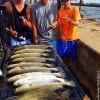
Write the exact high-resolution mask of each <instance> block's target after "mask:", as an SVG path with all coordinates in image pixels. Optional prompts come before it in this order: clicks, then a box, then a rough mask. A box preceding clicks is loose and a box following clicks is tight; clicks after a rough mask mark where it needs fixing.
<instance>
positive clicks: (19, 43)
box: [11, 38, 31, 46]
mask: <svg viewBox="0 0 100 100" xmlns="http://www.w3.org/2000/svg"><path fill="white" fill-rule="evenodd" d="M23 44H31V41H30V39H27V40H23V41H17V40H15V39H13V38H11V46H17V45H23Z"/></svg>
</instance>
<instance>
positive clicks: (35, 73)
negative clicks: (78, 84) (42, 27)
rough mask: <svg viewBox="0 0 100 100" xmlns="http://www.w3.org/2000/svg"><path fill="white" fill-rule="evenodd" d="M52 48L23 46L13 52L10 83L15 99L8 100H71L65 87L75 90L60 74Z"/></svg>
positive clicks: (73, 84)
mask: <svg viewBox="0 0 100 100" xmlns="http://www.w3.org/2000/svg"><path fill="white" fill-rule="evenodd" d="M56 63H57V61H56V58H55V56H54V50H53V47H52V46H51V45H23V46H19V47H15V48H14V49H13V50H12V54H11V57H10V63H9V65H8V66H7V83H8V84H10V85H12V86H13V87H14V89H13V92H14V95H13V96H11V97H8V98H7V99H6V100H69V99H68V93H67V91H63V92H62V93H60V94H59V93H57V92H56V91H57V90H59V91H60V89H63V88H64V86H70V87H75V83H74V82H73V81H72V80H66V79H65V77H64V75H63V74H62V73H61V72H60V70H59V68H58V66H57V65H56Z"/></svg>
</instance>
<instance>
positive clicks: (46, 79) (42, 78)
mask: <svg viewBox="0 0 100 100" xmlns="http://www.w3.org/2000/svg"><path fill="white" fill-rule="evenodd" d="M52 82H60V83H61V84H62V85H64V86H71V87H75V82H74V81H72V80H66V79H63V78H58V77H56V76H55V75H49V74H48V75H44V74H41V75H36V76H28V77H25V78H21V79H19V80H17V81H15V82H14V83H13V85H14V86H22V85H26V84H40V85H43V84H48V83H52Z"/></svg>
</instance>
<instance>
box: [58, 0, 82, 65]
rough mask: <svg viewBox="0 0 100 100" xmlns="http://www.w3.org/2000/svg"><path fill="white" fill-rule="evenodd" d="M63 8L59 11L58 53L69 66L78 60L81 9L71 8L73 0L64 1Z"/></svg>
mask: <svg viewBox="0 0 100 100" xmlns="http://www.w3.org/2000/svg"><path fill="white" fill-rule="evenodd" d="M62 4H63V6H62V8H61V9H60V10H59V11H58V26H59V30H60V34H59V39H58V45H57V53H58V54H59V55H60V57H61V58H62V59H63V60H64V61H65V62H66V64H69V61H70V59H75V58H76V49H77V33H78V30H77V28H78V24H79V20H80V19H81V18H80V13H79V9H78V8H76V7H73V6H71V0H62Z"/></svg>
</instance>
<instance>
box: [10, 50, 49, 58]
mask: <svg viewBox="0 0 100 100" xmlns="http://www.w3.org/2000/svg"><path fill="white" fill-rule="evenodd" d="M49 56H50V55H49V54H48V53H42V54H40V53H35V52H34V53H21V54H15V55H12V56H11V57H10V59H15V58H21V57H49Z"/></svg>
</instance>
